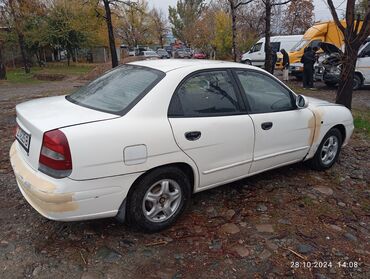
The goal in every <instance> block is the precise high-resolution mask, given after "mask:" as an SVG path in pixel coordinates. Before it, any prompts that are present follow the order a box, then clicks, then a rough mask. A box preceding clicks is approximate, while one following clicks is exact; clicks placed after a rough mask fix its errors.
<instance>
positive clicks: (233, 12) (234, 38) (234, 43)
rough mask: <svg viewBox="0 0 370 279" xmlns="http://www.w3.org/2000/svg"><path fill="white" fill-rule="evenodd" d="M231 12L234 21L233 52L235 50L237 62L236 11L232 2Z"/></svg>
mask: <svg viewBox="0 0 370 279" xmlns="http://www.w3.org/2000/svg"><path fill="white" fill-rule="evenodd" d="M230 12H231V21H232V52H233V60H234V62H236V60H237V56H236V55H237V53H236V11H235V6H234V3H233V2H232V1H231V2H230Z"/></svg>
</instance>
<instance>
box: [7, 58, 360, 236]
mask: <svg viewBox="0 0 370 279" xmlns="http://www.w3.org/2000/svg"><path fill="white" fill-rule="evenodd" d="M16 114H17V118H16V123H17V132H16V141H15V142H14V143H13V145H12V147H11V150H10V161H11V165H12V167H13V170H14V173H15V176H16V181H17V184H18V186H19V189H20V191H21V193H22V194H23V196H24V197H25V199H26V200H27V201H28V202H29V203H30V204H31V205H32V206H33V207H34V208H35V209H36V210H37V211H38V212H39V213H40V214H42V215H43V216H45V217H46V218H49V219H52V220H60V221H75V220H86V219H95V218H104V217H114V216H115V217H116V218H117V219H119V220H121V221H123V220H125V219H128V220H129V221H130V224H134V225H136V226H138V227H139V228H141V229H143V230H146V231H150V232H154V231H159V230H162V229H165V228H167V227H169V226H170V225H171V224H173V223H174V222H175V221H176V219H177V218H178V217H179V216H180V215H181V213H182V212H183V211H184V209H185V208H186V205H187V204H188V202H189V199H190V198H191V194H192V193H196V192H200V191H204V190H207V189H210V188H214V187H216V186H219V185H222V184H225V183H229V182H232V181H235V180H238V179H241V178H244V177H248V176H252V175H254V174H258V173H261V172H264V171H267V170H270V169H273V168H277V167H280V166H284V165H288V164H292V163H295V162H301V161H307V162H309V164H310V165H311V166H312V168H314V169H317V170H325V169H328V168H330V167H331V166H332V165H333V164H334V163H335V162H336V161H337V159H338V156H339V153H340V150H341V147H342V146H344V145H346V144H347V143H348V141H349V139H350V137H351V134H352V132H353V129H354V126H353V119H352V114H351V112H350V111H349V110H348V109H347V108H345V107H344V106H340V105H335V104H331V103H329V102H326V101H321V100H318V99H313V98H312V99H311V98H307V97H304V96H302V95H297V94H295V93H294V92H293V91H292V90H291V89H290V88H288V87H287V86H286V85H285V84H284V83H282V82H281V81H280V80H278V79H277V78H275V77H274V76H272V75H271V74H269V73H267V72H266V71H264V70H261V69H258V68H256V67H251V66H248V65H242V64H240V63H232V62H223V61H209V60H204V61H199V60H197V61H195V60H193V61H186V62H185V61H179V60H157V61H140V62H134V63H129V64H124V65H122V66H120V67H117V68H115V69H113V70H111V71H109V72H108V73H106V74H105V75H103V76H101V77H99V78H98V79H96V80H95V81H93V82H91V83H90V84H88V85H87V86H85V87H82V88H80V89H78V90H77V91H76V92H75V93H73V94H72V95H69V96H57V97H50V98H42V99H38V100H32V101H28V102H25V103H22V104H18V105H17V106H16ZM61 115H63V117H61ZM272 139H273V140H272ZM204 197H206V196H204ZM243 206H246V205H243Z"/></svg>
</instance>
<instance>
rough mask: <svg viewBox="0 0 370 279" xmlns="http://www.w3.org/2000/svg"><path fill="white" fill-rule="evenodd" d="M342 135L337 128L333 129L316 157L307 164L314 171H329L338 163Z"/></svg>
mask: <svg viewBox="0 0 370 279" xmlns="http://www.w3.org/2000/svg"><path fill="white" fill-rule="evenodd" d="M342 142H343V139H342V134H341V132H340V131H339V130H338V129H337V128H332V129H330V130H329V132H328V133H327V134H326V135H325V137H324V138H323V139H322V141H321V143H320V145H319V147H318V149H317V150H316V153H315V156H314V157H313V158H312V159H311V160H309V161H308V162H307V163H308V164H309V165H310V167H311V168H312V169H314V170H319V171H323V170H327V169H329V168H331V167H332V166H333V165H334V163H335V162H336V161H337V159H338V156H339V153H340V150H341V147H342Z"/></svg>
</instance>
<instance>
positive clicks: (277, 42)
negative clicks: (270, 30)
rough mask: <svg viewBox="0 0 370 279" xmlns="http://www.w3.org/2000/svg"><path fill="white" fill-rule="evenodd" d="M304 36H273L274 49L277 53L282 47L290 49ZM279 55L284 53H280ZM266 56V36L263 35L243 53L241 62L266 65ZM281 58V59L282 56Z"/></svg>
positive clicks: (259, 65)
mask: <svg viewBox="0 0 370 279" xmlns="http://www.w3.org/2000/svg"><path fill="white" fill-rule="evenodd" d="M302 37H303V36H302V35H292V36H273V37H271V46H272V49H273V50H274V51H275V52H277V53H279V51H280V50H281V49H285V50H286V51H289V50H290V49H291V48H292V47H293V46H294V45H295V44H296V43H297V42H298V41H299V40H301V39H302ZM279 54H280V53H279ZM279 56H282V55H281V54H280V55H279ZM265 58H266V53H265V38H264V37H263V38H261V39H260V40H259V41H258V42H257V43H255V44H254V45H253V46H252V48H251V49H250V50H249V51H248V52H246V53H244V54H243V55H242V57H241V62H242V63H245V64H249V65H253V66H257V67H264V65H265ZM279 58H280V60H281V57H279ZM278 62H279V60H278Z"/></svg>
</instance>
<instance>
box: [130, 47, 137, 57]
mask: <svg viewBox="0 0 370 279" xmlns="http://www.w3.org/2000/svg"><path fill="white" fill-rule="evenodd" d="M128 56H136V49H135V48H129V49H128Z"/></svg>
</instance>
